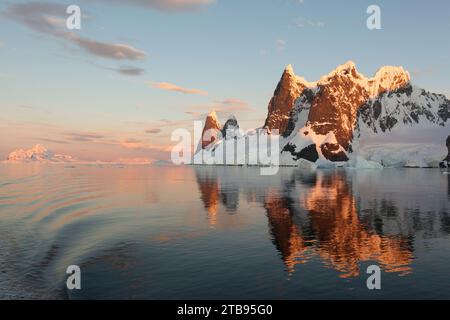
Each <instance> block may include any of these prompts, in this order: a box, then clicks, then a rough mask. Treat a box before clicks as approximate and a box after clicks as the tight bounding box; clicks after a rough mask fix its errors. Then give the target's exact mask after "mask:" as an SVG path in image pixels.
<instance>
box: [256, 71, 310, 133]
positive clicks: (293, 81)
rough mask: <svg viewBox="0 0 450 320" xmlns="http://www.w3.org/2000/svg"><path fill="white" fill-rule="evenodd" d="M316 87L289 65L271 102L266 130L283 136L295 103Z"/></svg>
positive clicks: (265, 124)
mask: <svg viewBox="0 0 450 320" xmlns="http://www.w3.org/2000/svg"><path fill="white" fill-rule="evenodd" d="M315 86H316V85H315V83H309V82H307V81H306V80H305V79H304V78H301V77H297V76H296V75H295V74H294V69H293V68H292V66H291V65H288V66H287V67H286V69H285V70H284V72H283V75H282V76H281V79H280V81H279V83H278V85H277V88H276V89H275V92H274V95H273V97H272V99H271V100H270V102H269V108H268V109H269V110H268V115H267V118H266V121H265V123H264V128H266V129H268V131H272V130H274V129H276V130H278V131H279V133H280V134H283V133H284V132H285V130H286V127H287V125H288V122H289V118H290V114H291V111H292V109H293V108H294V105H295V101H296V100H297V98H298V97H299V96H300V95H301V93H302V92H303V91H304V90H305V89H306V88H312V87H315Z"/></svg>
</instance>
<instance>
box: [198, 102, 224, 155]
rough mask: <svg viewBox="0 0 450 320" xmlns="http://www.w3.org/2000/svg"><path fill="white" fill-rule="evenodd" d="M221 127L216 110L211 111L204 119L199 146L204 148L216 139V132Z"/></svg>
mask: <svg viewBox="0 0 450 320" xmlns="http://www.w3.org/2000/svg"><path fill="white" fill-rule="evenodd" d="M221 129H222V126H221V125H220V122H219V119H218V118H217V114H216V112H214V111H213V112H211V113H210V114H209V115H208V116H207V117H206V121H205V126H204V128H203V132H202V137H203V138H202V141H201V148H202V149H206V148H207V147H208V146H209V145H210V144H211V143H213V142H214V141H216V140H217V139H218V138H219V137H218V132H220V130H221Z"/></svg>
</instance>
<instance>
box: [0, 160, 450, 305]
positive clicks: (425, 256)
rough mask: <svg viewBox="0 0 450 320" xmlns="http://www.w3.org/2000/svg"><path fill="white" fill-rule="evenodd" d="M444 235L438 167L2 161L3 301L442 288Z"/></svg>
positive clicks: (446, 187)
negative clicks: (375, 282)
mask: <svg viewBox="0 0 450 320" xmlns="http://www.w3.org/2000/svg"><path fill="white" fill-rule="evenodd" d="M449 234H450V175H448V174H446V173H445V172H443V171H441V170H434V169H433V170H425V169H386V170H384V171H378V170H361V171H354V170H342V171H317V172H308V171H301V170H298V169H291V168H283V169H280V172H279V174H278V175H276V176H266V177H265V176H260V174H259V170H258V169H257V168H247V169H245V168H231V167H230V168H225V167H217V168H213V167H145V166H131V167H111V166H110V167H107V166H103V167H102V166H81V165H76V166H43V165H7V164H2V165H0V298H2V299H5V298H56V299H65V298H71V299H89V298H126V299H130V298H145V299H154V298H158V299H197V298H199V299H218V298H221V299H227V298H230V299H266V298H270V299H317V298H339V299H342V298H374V299H378V298H425V299H431V298H447V299H450V236H449ZM73 264H75V265H79V266H80V267H81V271H82V290H80V291H68V290H67V289H66V285H65V282H66V277H67V276H66V273H65V271H66V268H67V266H69V265H73ZM373 264H376V265H379V266H380V267H381V269H382V290H380V291H369V290H368V289H367V287H366V279H367V277H368V275H367V274H366V269H367V267H368V266H369V265H373Z"/></svg>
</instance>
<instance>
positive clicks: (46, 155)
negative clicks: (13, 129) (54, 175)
mask: <svg viewBox="0 0 450 320" xmlns="http://www.w3.org/2000/svg"><path fill="white" fill-rule="evenodd" d="M6 161H7V162H61V163H64V162H74V161H76V160H75V159H74V158H73V157H71V156H67V155H63V154H55V153H54V152H53V151H50V150H48V149H47V148H45V147H44V146H43V145H40V144H37V145H35V146H34V147H33V148H31V149H29V150H24V149H17V150H15V151H13V152H11V153H10V154H9V155H8V157H7V159H6Z"/></svg>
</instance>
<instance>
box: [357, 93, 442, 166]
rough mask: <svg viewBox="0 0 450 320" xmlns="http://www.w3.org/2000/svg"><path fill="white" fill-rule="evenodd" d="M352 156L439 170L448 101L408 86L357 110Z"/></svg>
mask: <svg viewBox="0 0 450 320" xmlns="http://www.w3.org/2000/svg"><path fill="white" fill-rule="evenodd" d="M358 115H359V116H358V122H357V124H356V129H355V138H354V141H353V144H352V148H353V150H354V152H353V155H356V156H361V157H363V158H365V159H368V160H372V161H376V162H379V163H381V164H382V165H383V166H389V167H391V166H393V167H398V166H407V167H438V166H439V163H440V162H441V161H442V160H443V159H444V158H445V157H446V155H447V152H448V151H447V147H446V143H445V141H446V139H447V137H448V136H449V134H450V132H449V131H450V130H449V126H448V119H449V118H450V101H449V100H447V99H446V97H445V96H443V95H438V94H434V93H430V92H427V91H425V90H423V89H421V88H418V87H415V86H412V85H408V86H406V87H404V88H401V89H399V90H396V91H392V92H386V93H383V94H381V95H379V96H378V97H376V98H374V99H371V100H369V101H368V102H367V103H366V104H364V105H363V106H361V107H360V108H359V112H358Z"/></svg>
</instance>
